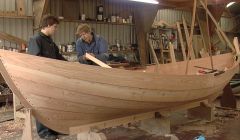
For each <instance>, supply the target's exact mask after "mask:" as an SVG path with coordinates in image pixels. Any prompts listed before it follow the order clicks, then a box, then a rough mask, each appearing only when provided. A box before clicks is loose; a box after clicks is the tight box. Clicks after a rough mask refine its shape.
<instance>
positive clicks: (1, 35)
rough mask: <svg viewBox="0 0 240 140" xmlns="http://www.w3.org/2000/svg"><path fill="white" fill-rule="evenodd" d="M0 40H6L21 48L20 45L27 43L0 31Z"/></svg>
mask: <svg viewBox="0 0 240 140" xmlns="http://www.w3.org/2000/svg"><path fill="white" fill-rule="evenodd" d="M0 40H6V41H9V42H12V43H16V44H18V45H19V46H21V45H22V44H25V45H26V44H27V41H25V40H23V39H21V38H18V37H15V36H13V35H10V34H7V33H4V32H1V31H0Z"/></svg>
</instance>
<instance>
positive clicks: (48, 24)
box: [28, 16, 65, 140]
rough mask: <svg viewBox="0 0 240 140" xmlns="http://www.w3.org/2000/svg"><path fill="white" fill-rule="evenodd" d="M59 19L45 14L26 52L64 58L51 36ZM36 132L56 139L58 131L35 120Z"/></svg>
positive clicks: (43, 136) (51, 139) (41, 136)
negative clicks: (39, 28) (39, 29)
mask: <svg viewBox="0 0 240 140" xmlns="http://www.w3.org/2000/svg"><path fill="white" fill-rule="evenodd" d="M58 24H59V21H58V19H57V18H56V17H54V16H45V17H44V18H43V20H42V23H41V31H40V32H39V33H38V34H37V35H35V36H34V37H32V38H30V40H29V45H28V53H29V54H31V55H37V56H41V57H47V58H52V59H58V60H65V59H64V57H63V56H62V55H61V54H60V53H59V49H58V47H57V45H56V44H55V43H54V42H53V40H52V38H51V36H52V35H53V34H54V33H55V31H56V28H57V25H58ZM36 125H37V132H38V135H39V136H40V138H43V139H47V140H56V138H57V135H58V133H57V132H55V131H53V130H51V129H49V128H47V127H46V126H44V125H43V124H41V123H40V122H39V121H38V120H36Z"/></svg>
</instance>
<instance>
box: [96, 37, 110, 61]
mask: <svg viewBox="0 0 240 140" xmlns="http://www.w3.org/2000/svg"><path fill="white" fill-rule="evenodd" d="M97 45H98V47H99V50H98V52H99V54H96V55H95V57H96V58H97V59H99V60H101V61H102V62H105V63H106V61H107V60H108V58H109V55H108V53H107V51H108V44H107V41H106V40H105V39H104V38H102V37H101V38H100V40H99V43H98V44H97Z"/></svg>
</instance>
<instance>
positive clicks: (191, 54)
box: [182, 17, 195, 59]
mask: <svg viewBox="0 0 240 140" xmlns="http://www.w3.org/2000/svg"><path fill="white" fill-rule="evenodd" d="M182 20H183V27H184V31H185V36H186V41H187V46H188V50H189V49H190V50H191V51H188V54H189V55H190V57H191V59H195V54H194V51H193V48H192V47H191V46H190V39H189V37H190V35H189V31H188V27H187V23H186V20H185V18H184V17H182Z"/></svg>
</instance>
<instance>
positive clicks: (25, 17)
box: [0, 15, 34, 19]
mask: <svg viewBox="0 0 240 140" xmlns="http://www.w3.org/2000/svg"><path fill="white" fill-rule="evenodd" d="M0 18H13V19H33V18H34V17H33V16H17V15H16V16H15V15H14V16H3V15H0Z"/></svg>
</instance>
